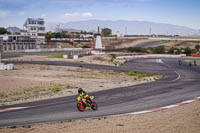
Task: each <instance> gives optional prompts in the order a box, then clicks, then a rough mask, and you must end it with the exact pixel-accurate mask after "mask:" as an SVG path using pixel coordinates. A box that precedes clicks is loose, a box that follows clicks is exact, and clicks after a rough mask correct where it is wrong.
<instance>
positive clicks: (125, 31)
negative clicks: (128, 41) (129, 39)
mask: <svg viewBox="0 0 200 133" xmlns="http://www.w3.org/2000/svg"><path fill="white" fill-rule="evenodd" d="M125 35H127V27H125Z"/></svg>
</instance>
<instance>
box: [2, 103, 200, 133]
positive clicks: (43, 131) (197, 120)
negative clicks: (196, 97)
mask: <svg viewBox="0 0 200 133" xmlns="http://www.w3.org/2000/svg"><path fill="white" fill-rule="evenodd" d="M88 113H89V112H88ZM0 132H1V133H13V132H14V133H26V132H28V133H64V132H67V133H199V132H200V103H199V101H197V102H194V103H191V104H187V105H183V106H180V107H177V108H173V109H169V110H165V111H159V112H154V113H148V114H142V115H127V116H121V115H116V116H109V117H101V118H93V119H85V120H76V121H73V120H69V121H66V122H60V123H54V124H41V125H35V126H26V127H18V128H16V127H12V128H8V129H0Z"/></svg>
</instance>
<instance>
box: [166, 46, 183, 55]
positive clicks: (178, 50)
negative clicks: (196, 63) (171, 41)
mask: <svg viewBox="0 0 200 133" xmlns="http://www.w3.org/2000/svg"><path fill="white" fill-rule="evenodd" d="M168 53H169V54H180V53H181V50H180V49H178V48H174V47H171V48H170V49H169V51H168Z"/></svg>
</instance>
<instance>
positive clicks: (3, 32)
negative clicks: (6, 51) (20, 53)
mask: <svg viewBox="0 0 200 133" xmlns="http://www.w3.org/2000/svg"><path fill="white" fill-rule="evenodd" d="M2 34H10V32H8V31H7V30H6V29H5V28H0V35H2Z"/></svg>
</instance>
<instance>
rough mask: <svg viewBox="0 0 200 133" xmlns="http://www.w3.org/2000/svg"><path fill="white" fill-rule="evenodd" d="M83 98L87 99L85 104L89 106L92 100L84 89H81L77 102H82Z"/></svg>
mask: <svg viewBox="0 0 200 133" xmlns="http://www.w3.org/2000/svg"><path fill="white" fill-rule="evenodd" d="M82 97H85V98H86V99H87V100H86V103H85V102H84V104H85V105H86V106H87V105H88V103H89V102H91V99H90V97H89V95H88V94H87V93H86V92H85V91H84V90H83V89H82V88H79V89H78V97H77V101H82Z"/></svg>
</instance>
